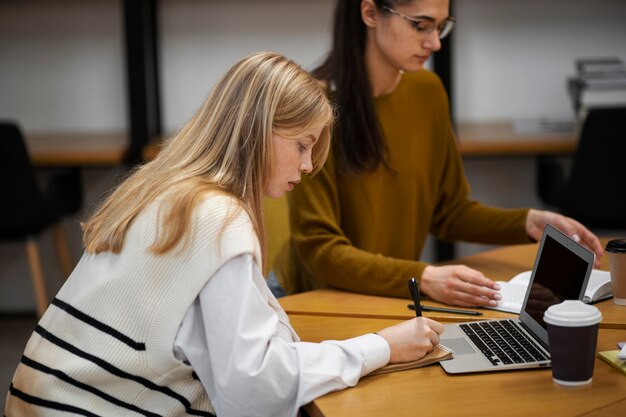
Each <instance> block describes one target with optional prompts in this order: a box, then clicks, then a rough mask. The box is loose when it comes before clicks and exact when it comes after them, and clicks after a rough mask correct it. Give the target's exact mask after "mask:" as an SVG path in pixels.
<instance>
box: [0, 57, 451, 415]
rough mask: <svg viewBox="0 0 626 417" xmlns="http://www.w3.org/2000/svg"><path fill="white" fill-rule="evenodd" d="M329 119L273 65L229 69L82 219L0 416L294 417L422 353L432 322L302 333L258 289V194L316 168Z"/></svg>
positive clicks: (256, 60)
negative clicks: (78, 239)
mask: <svg viewBox="0 0 626 417" xmlns="http://www.w3.org/2000/svg"><path fill="white" fill-rule="evenodd" d="M332 113H333V112H332V108H331V106H330V105H329V103H328V101H327V99H326V97H325V94H324V91H323V90H322V89H321V88H320V87H319V85H318V84H317V82H316V81H315V80H313V79H312V78H311V77H310V76H309V75H308V74H307V73H306V72H304V71H303V70H302V69H301V68H300V67H298V66H297V65H296V64H294V63H293V62H291V61H289V60H287V59H286V58H284V57H281V56H279V55H276V54H272V53H262V54H257V55H252V56H250V57H247V58H245V59H243V60H241V61H240V62H238V63H237V64H235V65H234V66H233V68H232V69H230V70H229V71H228V72H227V73H226V74H225V75H224V77H223V78H222V79H221V80H220V81H219V82H218V83H217V84H216V86H215V88H214V90H213V91H212V93H211V94H210V95H209V97H208V99H207V100H206V102H205V103H204V104H203V105H202V107H201V108H200V110H199V111H198V112H197V114H196V115H195V116H194V117H193V118H192V119H191V121H190V122H189V123H188V124H187V125H186V126H185V127H184V128H183V129H182V130H181V131H180V133H178V134H177V135H176V136H175V137H174V138H173V139H171V140H170V141H169V142H168V143H166V144H165V146H164V148H163V149H162V151H161V153H160V154H159V155H158V157H157V158H156V159H155V160H154V161H152V162H150V163H148V164H146V165H144V166H142V167H140V168H139V169H138V170H137V171H136V172H135V173H134V174H133V175H132V176H131V177H130V178H129V179H127V180H126V181H125V182H124V183H122V184H121V186H120V187H119V188H118V189H117V190H116V191H115V192H114V193H113V194H112V195H111V196H110V197H109V198H108V199H107V200H106V201H105V202H104V203H103V204H102V206H101V207H100V208H99V209H98V210H97V211H96V213H95V214H94V215H93V217H92V218H91V219H90V220H89V221H87V222H86V223H85V224H84V243H85V247H86V251H85V255H84V256H83V258H82V259H81V261H80V263H79V264H78V266H77V267H76V269H75V270H74V272H73V273H72V275H71V276H70V277H69V279H68V281H67V283H66V284H65V285H64V286H63V288H62V289H61V291H60V292H59V293H58V295H57V296H56V298H55V299H54V301H53V302H52V305H51V306H50V307H49V308H48V310H47V311H46V313H45V314H44V316H43V317H42V319H41V321H40V322H39V324H38V325H37V326H36V329H35V331H34V333H33V335H32V337H31V339H30V340H29V342H28V345H27V346H26V350H25V352H24V356H23V357H22V360H21V362H20V364H19V366H18V368H17V371H16V373H15V376H14V378H13V381H12V383H11V386H10V391H9V394H8V398H7V402H6V409H5V415H7V416H10V417H19V416H38V415H46V416H49V415H60V414H62V413H64V412H67V413H71V414H77V415H85V416H94V415H107V416H112V415H130V414H132V415H135V414H136V415H145V416H157V415H159V416H182V415H198V416H210V415H219V416H220V417H225V416H294V415H296V414H297V413H298V409H299V407H300V406H301V405H302V404H306V403H308V402H310V401H311V400H313V399H315V398H316V397H318V396H320V395H322V394H325V393H327V392H329V391H332V390H337V389H341V388H345V387H348V386H352V385H354V384H356V383H357V381H358V380H359V378H360V377H361V376H363V375H365V374H367V373H368V372H370V371H372V370H374V369H376V368H378V367H380V366H383V365H385V364H386V363H387V362H389V361H391V362H400V361H406V360H412V359H416V358H419V357H421V356H423V355H424V354H426V352H428V351H430V350H432V348H433V346H434V345H436V344H437V343H438V341H439V334H440V333H441V332H442V330H443V327H442V326H441V325H440V324H439V323H437V322H434V321H431V320H428V319H424V318H419V319H417V318H416V319H413V320H410V321H407V322H403V323H401V324H399V325H397V326H393V327H390V328H386V329H383V330H381V331H380V332H378V334H368V335H363V336H360V337H356V338H353V339H349V340H344V341H332V342H331V341H329V342H323V343H319V344H315V343H303V342H299V338H298V336H297V335H296V333H295V332H294V330H293V329H292V327H291V326H290V324H289V320H288V318H287V316H286V314H285V312H284V311H283V310H282V309H281V307H280V305H279V304H278V303H277V301H276V299H275V298H274V296H272V295H271V293H270V292H269V290H268V288H267V286H266V284H265V281H264V279H263V275H262V271H263V252H264V244H263V242H264V240H265V239H264V229H263V215H262V211H261V198H262V196H263V195H264V194H265V195H268V196H270V197H279V196H281V195H283V194H284V193H285V192H286V191H290V190H291V189H293V188H294V187H295V186H296V185H297V184H298V182H299V181H300V179H301V175H302V174H303V173H313V172H315V171H317V170H319V169H320V168H321V166H322V164H323V162H324V159H325V158H326V155H327V152H328V148H329V137H330V128H331V124H332V118H333V114H332ZM64 415H65V414H64Z"/></svg>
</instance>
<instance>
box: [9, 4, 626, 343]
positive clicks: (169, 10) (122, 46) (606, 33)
mask: <svg viewBox="0 0 626 417" xmlns="http://www.w3.org/2000/svg"><path fill="white" fill-rule="evenodd" d="M133 3H134V4H135V5H134V6H133ZM451 4H452V14H453V15H454V16H455V17H456V19H457V26H456V28H455V30H454V32H453V36H451V39H450V44H449V46H448V48H449V50H448V52H447V54H448V56H447V58H446V60H445V61H446V62H445V63H444V64H442V65H443V68H447V71H449V80H448V81H447V87H448V88H449V91H450V92H451V97H450V98H451V103H452V109H453V117H454V121H455V123H457V126H459V125H461V124H469V125H481V124H487V125H489V124H492V123H495V124H499V123H500V124H507V125H511V126H513V129H514V130H515V129H517V130H519V131H524V130H530V131H534V130H537V129H539V130H541V129H542V126H544V127H545V126H546V124H545V123H544V122H547V126H552V127H554V126H556V128H554V130H556V131H558V133H564V134H566V135H567V134H569V135H575V129H576V120H577V117H578V115H577V113H575V112H574V110H573V106H572V99H571V97H570V96H569V95H568V89H567V80H568V79H569V78H571V77H572V76H574V75H576V68H575V61H576V60H577V59H581V58H590V57H592V58H593V57H617V58H619V59H622V60H626V25H625V24H624V21H626V2H624V1H623V0H595V1H593V2H592V1H588V0H552V1H543V0H452V2H451ZM146 8H147V9H146ZM333 9H334V0H274V1H272V2H260V1H253V0H230V1H228V2H217V1H208V0H206V1H201V0H176V1H175V0H158V1H136V2H133V1H132V0H127V1H126V2H124V1H121V0H90V1H87V2H85V1H79V0H54V1H52V0H22V1H18V0H3V1H2V2H0V120H13V121H17V122H18V124H19V126H20V128H21V130H22V133H23V134H24V136H25V138H26V140H27V142H29V141H33V142H32V143H34V142H35V139H38V140H39V142H37V143H36V144H33V145H31V151H34V150H36V149H42V150H44V151H46V152H48V153H49V154H52V153H54V152H55V151H59V152H61V151H64V150H67V149H66V148H67V147H68V146H71V145H68V144H67V142H64V141H63V140H62V138H64V137H71V138H75V139H76V138H78V139H79V140H84V142H85V143H87V142H92V141H96V142H97V143H98V144H99V145H98V146H102V147H103V150H102V155H105V154H106V153H107V152H109V150H107V149H108V148H107V147H108V146H109V145H110V146H111V147H112V148H114V151H113V156H112V157H110V158H103V160H93V159H89V158H86V159H84V160H83V162H81V161H80V160H78V161H73V162H71V163H69V165H71V166H79V167H80V175H81V179H82V187H83V196H82V205H81V209H80V211H78V212H77V213H73V214H71V215H68V216H65V217H64V218H63V221H62V226H63V229H64V230H65V232H66V234H67V240H68V243H69V247H70V257H71V259H72V260H73V261H74V262H76V261H78V259H79V258H80V256H81V254H82V244H81V231H80V226H79V222H80V221H81V220H82V219H84V218H85V217H86V215H87V213H89V212H90V211H91V209H93V205H94V203H95V202H97V201H98V199H99V198H101V196H102V195H103V193H105V192H106V191H107V190H109V189H111V187H113V186H114V184H115V181H116V178H121V177H123V175H124V174H125V173H126V172H127V170H128V168H129V167H130V166H132V165H133V164H134V163H135V162H137V161H138V160H140V159H141V153H137V152H135V155H130V156H129V155H128V154H127V153H125V152H126V150H127V147H128V146H130V145H131V144H133V143H135V145H137V143H139V144H140V145H143V144H142V143H140V142H141V140H142V139H141V138H143V139H146V138H147V139H149V140H154V139H158V137H159V135H161V134H165V135H167V134H171V133H172V132H175V131H176V130H177V129H178V128H180V127H181V126H182V125H183V124H184V123H185V121H186V120H187V119H188V118H189V117H190V116H191V115H192V114H193V112H194V111H195V109H196V108H197V107H198V106H199V104H200V103H201V102H202V101H203V100H204V98H205V97H206V95H207V93H208V92H209V90H210V89H211V87H212V85H213V83H214V82H215V81H216V80H217V78H218V77H219V76H220V75H221V74H222V73H223V72H224V71H226V70H227V69H228V68H229V67H230V66H231V65H232V64H233V63H234V62H235V61H237V60H238V59H240V58H241V57H243V56H245V55H247V54H249V53H252V52H257V51H261V50H273V51H276V52H279V53H282V54H284V55H286V56H288V57H289V58H291V59H293V60H295V61H296V62H298V63H300V64H301V65H302V66H304V67H305V68H306V69H312V68H314V67H315V66H316V65H317V64H319V63H321V61H322V59H323V58H324V56H325V54H326V52H327V50H328V47H329V42H330V32H331V22H332V14H333ZM146 10H147V11H146ZM146 16H148V17H150V16H153V18H152V19H148V22H152V23H154V27H151V26H150V23H148V25H147V27H144V26H142V25H141V22H142V19H145V18H146ZM129 22H130V23H129ZM146 37H147V38H148V39H152V40H153V43H150V40H148V41H146ZM138 41H139V43H140V44H141V43H142V42H143V46H144V48H143V49H142V48H139V49H132V48H135V46H136V45H135V44H134V43H133V42H135V43H136V42H138ZM133 45H135V46H133ZM146 45H148V46H147V52H146ZM150 45H152V46H150ZM151 48H152V49H151ZM137 51H138V52H137ZM146 61H147V64H146ZM435 61H436V62H435V63H434V64H433V63H431V64H430V66H431V68H434V67H439V68H442V67H440V64H439V61H438V60H437V59H436V60H435ZM137 68H139V72H137ZM435 69H436V70H437V69H438V68H435ZM138 74H139V75H138ZM142 74H143V75H142ZM137 77H138V78H137ZM142 77H143V78H142ZM144 78H145V79H144ZM146 85H147V87H146ZM137 86H139V87H137ZM142 86H143V87H146V88H144V91H142V88H141V87H142ZM155 96H156V97H155ZM141 103H143V108H144V110H147V115H146V114H143V115H142V114H141V109H142V104H141ZM547 129H548V130H550V129H551V128H550V127H548V128H547ZM548 133H550V132H548ZM137 137H139V138H140V139H139V142H137ZM459 137H460V139H459V140H460V142H461V145H462V142H463V135H459ZM59 138H61V139H59ZM502 140H506V139H502ZM133 141H135V142H133ZM37 147H39V148H37ZM135 151H137V149H135ZM42 152H43V151H42ZM115 152H117V153H115ZM32 153H34V152H32ZM570 153H571V152H567V151H566V152H557V154H556V155H555V156H556V158H558V159H559V161H560V162H563V163H564V165H565V166H567V164H568V163H569V161H570V159H571V155H570ZM124 155H126V158H124ZM31 157H32V158H33V161H34V164H35V167H36V168H37V170H38V175H41V176H44V175H46V174H47V173H48V172H49V171H50V170H53V169H57V168H58V167H59V166H62V165H63V162H59V161H58V160H52V159H49V160H46V159H45V158H43V157H41V158H40V159H37V158H36V155H31ZM464 159H465V166H466V171H467V177H468V179H469V181H470V184H471V186H472V190H473V196H474V197H475V198H477V199H479V200H481V201H483V202H485V203H489V204H494V205H499V206H503V207H520V206H521V207H538V208H540V207H547V206H546V203H544V202H543V201H542V200H541V199H540V198H539V197H538V194H537V187H536V182H537V177H536V176H537V157H536V155H533V154H532V152H529V153H528V152H527V153H523V154H518V153H516V152H508V153H507V152H503V153H498V154H481V153H478V154H473V155H471V154H469V153H468V154H467V155H466V156H465V157H464ZM0 201H2V204H3V205H9V204H11V196H10V195H6V194H2V197H1V200H0ZM38 242H39V246H40V250H41V254H42V259H43V261H42V262H43V266H42V268H43V270H44V275H45V280H46V287H47V289H48V293H49V294H50V296H52V295H53V294H55V293H56V291H57V290H58V288H59V287H60V286H61V285H62V283H63V280H64V276H63V272H62V271H61V269H60V268H59V265H58V262H57V260H56V258H55V248H54V244H53V237H52V236H51V232H50V231H44V232H43V233H42V234H41V235H40V236H39V237H38ZM432 246H434V245H430V246H429V248H428V249H427V251H426V253H425V254H424V258H425V259H426V260H433V259H435V255H434V249H433V248H432ZM484 249H486V246H479V245H472V244H458V245H456V256H462V255H467V254H471V253H475V252H477V251H481V250H484ZM32 294H33V288H32V283H31V280H30V272H29V264H28V260H27V257H26V254H25V252H24V248H23V244H22V243H20V242H12V241H4V240H3V241H1V242H0V314H14V313H17V314H20V313H26V314H30V313H32V312H33V311H34V310H35V299H34V297H33V295H32ZM2 337H5V336H4V335H3V336H2Z"/></svg>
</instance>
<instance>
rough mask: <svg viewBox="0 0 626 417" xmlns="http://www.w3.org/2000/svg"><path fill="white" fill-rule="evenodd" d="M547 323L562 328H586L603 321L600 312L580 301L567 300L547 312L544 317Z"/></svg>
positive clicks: (549, 308)
mask: <svg viewBox="0 0 626 417" xmlns="http://www.w3.org/2000/svg"><path fill="white" fill-rule="evenodd" d="M543 320H544V321H545V322H546V323H549V324H552V325H555V326H562V327H585V326H591V325H594V324H597V323H600V322H601V321H602V314H601V313H600V310H598V309H597V308H596V307H594V306H591V305H589V304H585V303H583V302H582V301H579V300H565V301H563V302H562V303H561V304H555V305H552V306H550V307H548V309H547V310H546V312H545V313H544V315H543Z"/></svg>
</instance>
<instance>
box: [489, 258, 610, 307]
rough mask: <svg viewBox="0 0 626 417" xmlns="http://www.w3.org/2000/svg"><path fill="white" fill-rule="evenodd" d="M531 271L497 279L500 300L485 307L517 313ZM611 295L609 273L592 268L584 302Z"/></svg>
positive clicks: (599, 299)
mask: <svg viewBox="0 0 626 417" xmlns="http://www.w3.org/2000/svg"><path fill="white" fill-rule="evenodd" d="M531 273H532V271H524V272H521V273H519V274H517V275H515V276H514V277H513V278H511V280H510V281H508V282H506V281H497V282H498V284H500V288H501V290H500V294H501V295H502V300H500V302H499V303H498V305H497V306H495V307H485V308H489V309H492V310H499V311H506V312H508V313H515V314H519V313H520V311H521V309H522V303H523V301H524V296H525V295H526V289H527V288H528V282H529V281H530V274H531ZM611 296H612V293H611V275H610V273H609V272H608V271H601V270H599V269H594V270H592V271H591V275H590V276H589V281H588V283H587V287H586V288H585V295H584V296H583V300H582V301H583V302H584V303H587V304H591V303H595V302H598V301H601V300H605V299H607V298H610V297H611Z"/></svg>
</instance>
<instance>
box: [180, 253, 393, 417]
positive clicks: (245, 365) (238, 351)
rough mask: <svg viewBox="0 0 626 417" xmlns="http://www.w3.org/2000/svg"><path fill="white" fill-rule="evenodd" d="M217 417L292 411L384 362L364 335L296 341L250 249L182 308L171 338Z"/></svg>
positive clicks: (374, 341) (383, 348)
mask: <svg viewBox="0 0 626 417" xmlns="http://www.w3.org/2000/svg"><path fill="white" fill-rule="evenodd" d="M174 354H175V355H176V357H178V358H180V359H182V360H184V361H186V362H188V363H189V364H190V365H191V367H192V368H193V369H194V371H195V372H196V374H197V375H198V377H199V378H200V381H201V382H202V384H203V385H204V387H205V389H206V390H207V392H208V394H209V398H210V400H211V404H212V405H213V407H214V408H215V411H216V413H217V415H218V416H220V417H228V416H238V417H239V416H295V415H297V413H298V409H299V408H300V407H301V406H302V405H304V404H307V403H309V402H311V401H312V400H314V399H315V398H317V397H319V396H321V395H323V394H325V393H327V392H330V391H334V390H338V389H342V388H346V387H350V386H354V385H355V384H356V383H357V382H358V380H359V378H360V377H362V376H363V375H366V374H367V373H369V372H371V371H373V370H374V369H377V368H379V367H381V366H383V365H385V364H387V362H388V361H389V355H390V352H389V345H388V344H387V342H386V341H385V340H384V339H383V338H382V337H380V336H378V335H375V334H367V335H364V336H359V337H355V338H352V339H348V340H343V341H325V342H322V343H307V342H299V338H298V336H297V335H296V333H295V331H294V330H293V328H292V327H291V325H290V324H289V319H288V318H287V315H286V314H285V312H284V310H283V309H282V308H281V307H280V305H279V304H278V301H277V300H276V298H275V297H274V296H273V295H272V293H271V292H270V291H269V289H268V288H267V285H266V283H265V279H264V278H263V275H262V273H261V271H260V270H259V268H258V266H257V264H256V263H255V262H254V261H253V256H252V255H251V254H244V255H240V256H238V257H236V258H234V259H231V260H230V261H229V262H227V263H226V264H225V265H223V266H222V267H221V268H220V269H219V270H218V271H217V272H216V273H215V275H214V276H213V277H212V278H211V279H210V280H209V282H208V283H207V284H206V285H205V287H204V288H203V289H202V291H201V292H200V294H199V295H198V297H197V298H196V300H195V302H194V303H193V304H192V306H191V307H190V308H189V310H188V311H187V314H186V315H185V318H184V320H183V322H182V324H181V327H180V329H179V331H178V334H177V336H176V340H175V342H174Z"/></svg>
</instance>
